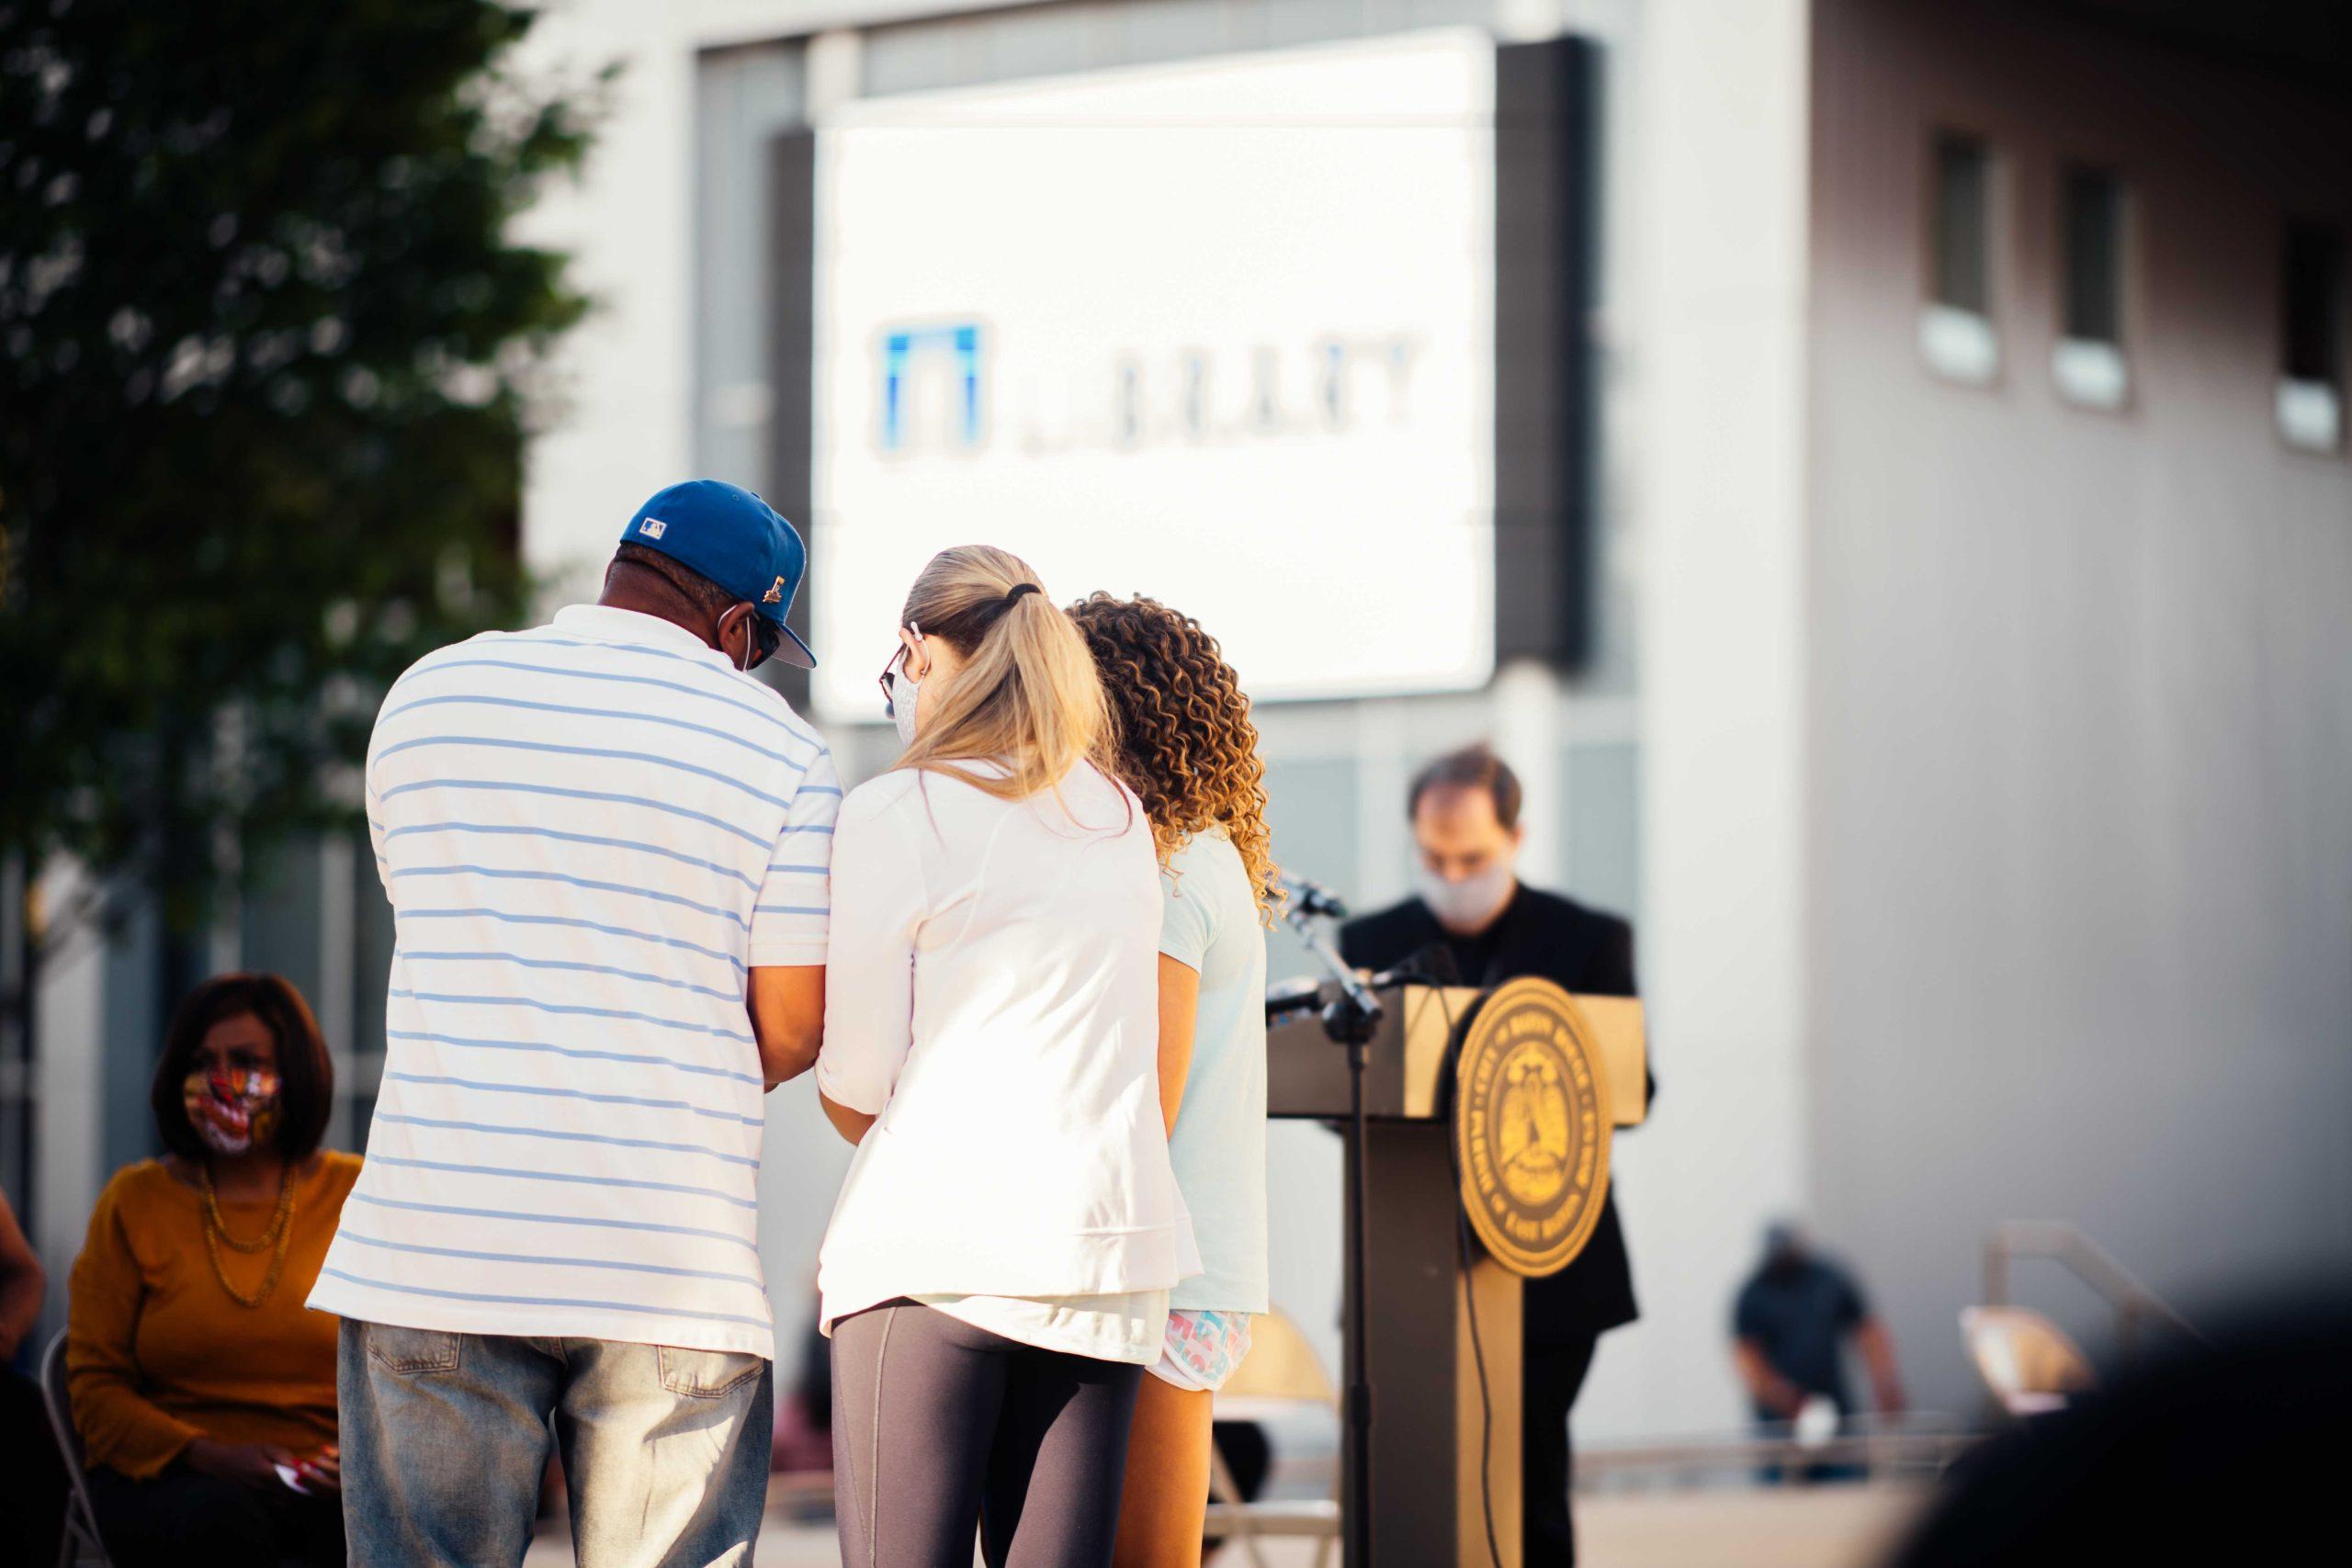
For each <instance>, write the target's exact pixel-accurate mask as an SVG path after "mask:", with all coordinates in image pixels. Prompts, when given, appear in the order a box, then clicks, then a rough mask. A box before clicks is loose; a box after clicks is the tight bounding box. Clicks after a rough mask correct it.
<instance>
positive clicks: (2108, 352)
mask: <svg viewBox="0 0 2352 1568" xmlns="http://www.w3.org/2000/svg"><path fill="white" fill-rule="evenodd" d="M2059 234H2060V239H2061V243H2063V244H2064V246H2065V255H2064V276H2065V287H2066V298H2065V318H2064V321H2063V322H2062V323H2061V325H2062V327H2063V331H2062V332H2061V333H2060V334H2059V339H2058V346H2057V347H2056V348H2055V349H2053V350H2052V352H2051V361H2050V371H2051V378H2052V379H2053V380H2054V381H2056V382H2057V384H2058V390H2059V391H2060V393H2062V394H2063V395H2064V396H2065V397H2066V398H2067V399H2068V400H2072V401H2074V402H2077V403H2082V404H2084V405H2086V406H2087V407H2090V408H2100V409H2118V408H2121V407H2122V406H2123V404H2124V401H2125V400H2126V398H2127V397H2128V396H2129V395H2130V392H2131V369H2130V365H2129V362H2128V361H2127V360H2126V359H2125V358H2124V354H2123V182H2122V181H2120V180H2119V179H2117V178H2116V177H2115V176H2114V175H2111V174H2108V173H2106V172H2104V171H2102V170H2098V169H2081V168H2077V169H2069V170H2067V171H2066V175H2065V179H2064V186H2062V191H2061V197H2060V211H2059Z"/></svg>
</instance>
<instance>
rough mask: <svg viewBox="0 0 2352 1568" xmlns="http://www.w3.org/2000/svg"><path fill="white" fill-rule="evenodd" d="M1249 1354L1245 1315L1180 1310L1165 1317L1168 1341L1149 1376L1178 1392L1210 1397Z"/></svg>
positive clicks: (1162, 1347)
mask: <svg viewBox="0 0 2352 1568" xmlns="http://www.w3.org/2000/svg"><path fill="white" fill-rule="evenodd" d="M1249 1353H1250V1314H1248V1313H1246V1312H1212V1311H1208V1310H1200V1311H1187V1310H1182V1309H1180V1310H1178V1311H1174V1312H1171V1313H1170V1314H1168V1337H1167V1339H1166V1341H1165V1342H1164V1343H1163V1344H1162V1345H1161V1347H1160V1352H1159V1360H1158V1361H1157V1362H1155V1363H1154V1364H1153V1366H1152V1368H1151V1375H1152V1376H1153V1377H1156V1378H1158V1379H1159V1381H1160V1382H1164V1383H1171V1384H1173V1385H1175V1386H1176V1387H1178V1388H1184V1389H1204V1390H1206V1391H1207V1392H1209V1393H1216V1391H1217V1390H1218V1389H1220V1388H1223V1387H1224V1386H1225V1380H1226V1379H1227V1378H1229V1377H1231V1376H1232V1375H1233V1369H1234V1368H1236V1367H1238V1366H1239V1365H1240V1364H1241V1358H1242V1357H1244V1356H1246V1355H1248V1354H1249Z"/></svg>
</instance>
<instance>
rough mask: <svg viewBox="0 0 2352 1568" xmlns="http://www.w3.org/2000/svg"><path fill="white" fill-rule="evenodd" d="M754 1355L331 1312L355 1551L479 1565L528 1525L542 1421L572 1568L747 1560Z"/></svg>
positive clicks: (760, 1411)
mask: <svg viewBox="0 0 2352 1568" xmlns="http://www.w3.org/2000/svg"><path fill="white" fill-rule="evenodd" d="M773 1390H774V1382H773V1374H772V1371H771V1370H770V1367H769V1364H768V1362H767V1361H765V1360H764V1359H762V1358H760V1357H757V1356H753V1355H749V1354H746V1353H744V1352H741V1351H732V1350H681V1349H678V1348H674V1347H672V1346H667V1345H634V1344H627V1343H623V1342H621V1341H618V1340H611V1339H520V1338H510V1337H503V1336H497V1335H487V1334H451V1333H444V1332H441V1331H439V1330H435V1329H424V1328H395V1327H392V1326H391V1325H388V1324H381V1323H356V1322H353V1321H351V1320H349V1319H345V1322H344V1325H343V1337H342V1348H341V1354H340V1356H339V1358H338V1361H337V1365H336V1369H335V1395H336V1398H337V1400H338V1401H339V1402H340V1404H341V1407H342V1408H341V1421H340V1425H341V1428H342V1446H343V1512H344V1528H345V1536H346V1537H347V1539H348V1540H349V1542H350V1551H351V1562H352V1565H353V1568H394V1565H399V1568H412V1565H423V1564H426V1563H433V1564H447V1565H449V1568H488V1565H491V1564H498V1563H517V1562H521V1561H522V1559H523V1552H524V1551H525V1549H526V1548H527V1547H528V1546H529V1545H530V1542H531V1520H532V1517H533V1516H534V1515H535V1514H536V1513H537V1510H538V1499H539V1479H540V1477H541V1475H542V1474H543V1473H544V1472H546V1470H547V1461H548V1423H549V1420H550V1418H552V1420H553V1423H554V1437H555V1441H556V1442H558V1443H559V1444H560V1445H561V1447H562V1450H563V1472H564V1479H565V1481H566V1483H568V1485H569V1487H570V1491H571V1541H572V1554H573V1557H574V1559H575V1561H577V1562H578V1563H579V1564H580V1568H655V1565H661V1568H669V1565H672V1564H676V1565H680V1568H683V1565H684V1564H689V1563H691V1564H695V1565H696V1568H701V1565H704V1564H714V1565H715V1564H738V1565H740V1564H748V1563H749V1562H751V1561H752V1543H753V1541H754V1540H757V1538H758V1536H759V1533H760V1516H761V1513H762V1511H763V1508H764V1507H765V1506H766V1502H767V1479H768V1442H769V1438H770V1435H771V1432H770V1429H771V1427H772V1425H773V1423H772V1418H771V1411H772V1402H773V1398H774V1393H773Z"/></svg>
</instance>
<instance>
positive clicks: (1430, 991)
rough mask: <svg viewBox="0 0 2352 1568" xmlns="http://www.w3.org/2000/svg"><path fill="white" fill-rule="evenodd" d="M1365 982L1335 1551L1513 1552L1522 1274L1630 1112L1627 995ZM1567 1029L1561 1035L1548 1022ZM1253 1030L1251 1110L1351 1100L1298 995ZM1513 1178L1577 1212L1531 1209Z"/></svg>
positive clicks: (1313, 1114) (1602, 1184)
mask: <svg viewBox="0 0 2352 1568" xmlns="http://www.w3.org/2000/svg"><path fill="white" fill-rule="evenodd" d="M1379 998H1380V1001H1381V1003H1382V1010H1381V1016H1380V1018H1379V1020H1378V1021H1377V1022H1376V1024H1374V1027H1373V1031H1372V1034H1371V1038H1370V1039H1369V1040H1368V1041H1367V1042H1366V1043H1365V1045H1364V1048H1363V1049H1364V1072H1363V1111H1364V1119H1365V1125H1364V1134H1363V1153H1362V1156H1361V1159H1362V1168H1361V1170H1360V1169H1359V1168H1358V1159H1359V1156H1358V1154H1357V1150H1356V1147H1355V1144H1354V1140H1353V1139H1352V1138H1351V1139H1349V1140H1348V1156H1347V1175H1348V1179H1347V1182H1346V1191H1347V1202H1348V1211H1349V1222H1350V1224H1349V1234H1350V1235H1351V1236H1352V1235H1356V1234H1358V1232H1357V1230H1356V1228H1355V1221H1356V1218H1357V1215H1356V1212H1355V1211H1356V1206H1357V1194H1358V1193H1359V1192H1361V1193H1363V1215H1362V1219H1363V1230H1362V1233H1361V1234H1362V1235H1363V1258H1362V1271H1361V1278H1362V1279H1363V1290H1362V1292H1358V1291H1357V1290H1356V1289H1354V1288H1353V1286H1352V1280H1353V1279H1354V1278H1355V1277H1356V1276H1355V1274H1354V1271H1353V1270H1351V1288H1350V1290H1349V1291H1348V1292H1347V1301H1346V1304H1345V1316H1346V1328H1347V1332H1348V1334H1349V1336H1350V1337H1351V1339H1352V1337H1354V1336H1355V1335H1357V1334H1358V1333H1361V1334H1362V1336H1363V1367H1364V1374H1365V1376H1366V1378H1367V1379H1368V1381H1369V1382H1370V1385H1371V1390H1372V1396H1371V1399H1370V1402H1369V1421H1368V1424H1360V1423H1359V1421H1358V1420H1357V1419H1355V1418H1354V1417H1353V1415H1352V1413H1351V1416H1350V1418H1349V1419H1347V1420H1345V1421H1344V1422H1343V1424H1342V1429H1343V1435H1342V1443H1343V1450H1344V1452H1343V1461H1342V1464H1341V1467H1340V1468H1341V1474H1342V1476H1343V1477H1352V1476H1355V1475H1357V1474H1360V1473H1362V1471H1360V1470H1359V1468H1358V1464H1359V1458H1360V1456H1359V1455H1358V1454H1357V1451H1356V1450H1357V1445H1358V1444H1359V1443H1360V1442H1361V1443H1363V1444H1365V1446H1366V1448H1367V1450H1368V1451H1367V1452H1366V1453H1364V1454H1363V1455H1362V1456H1361V1462H1362V1463H1363V1465H1364V1467H1365V1468H1368V1470H1369V1472H1370V1487H1369V1496H1370V1506H1369V1507H1368V1508H1358V1507H1356V1506H1352V1503H1353V1499H1351V1498H1349V1497H1344V1496H1343V1498H1342V1504H1343V1506H1342V1508H1341V1517H1343V1519H1345V1520H1346V1521H1347V1527H1346V1528H1347V1535H1346V1539H1345V1552H1344V1557H1343V1562H1344V1563H1345V1565H1346V1568H1363V1564H1365V1563H1367V1562H1370V1563H1374V1564H1377V1565H1378V1568H1408V1565H1409V1568H1438V1565H1440V1564H1447V1563H1453V1564H1458V1565H1461V1568H1470V1565H1472V1564H1478V1565H1481V1568H1485V1565H1488V1564H1492V1565H1493V1568H1520V1564H1521V1550H1520V1549H1521V1498H1520V1433H1521V1414H1520V1296H1521V1280H1522V1278H1523V1277H1525V1276H1527V1275H1531V1274H1532V1275H1541V1274H1545V1273H1551V1272H1555V1271H1556V1269H1558V1268H1560V1267H1563V1266H1565V1263H1566V1261H1567V1259H1568V1258H1573V1257H1574V1255H1575V1252H1576V1251H1577V1249H1578V1248H1580V1247H1582V1245H1583V1241H1584V1238H1585V1236H1586V1235H1589V1233H1590V1228H1591V1221H1592V1219H1593V1218H1595V1217H1597V1216H1598V1213H1599V1211H1600V1201H1601V1198H1602V1196H1603V1195H1604V1194H1605V1192H1606V1190H1607V1170H1608V1166H1607V1156H1608V1145H1609V1134H1610V1132H1611V1128H1612V1127H1617V1126H1627V1125H1631V1124H1633V1123H1634V1122H1639V1121H1641V1120H1642V1118H1643V1117H1644V1116H1645V1114H1646V1113H1647V1111H1648V1107H1647V1105H1646V1104H1645V1084H1646V1075H1645V1072H1644V1069H1643V1051H1644V1043H1643V1026H1642V1011H1641V1004H1640V1003H1639V1002H1638V1001H1635V1000H1633V999H1631V998H1615V997H1576V998H1570V997H1569V996H1568V995H1567V993H1566V992H1565V991H1562V990H1560V989H1559V988H1558V987H1555V986H1552V985H1550V984H1549V983H1548V982H1545V981H1540V980H1514V981H1511V982H1510V983H1509V984H1508V985H1506V986H1502V987H1497V988H1496V990H1495V991H1494V992H1493V993H1492V994H1491V995H1490V994H1489V993H1487V992H1483V991H1480V990H1477V989H1475V988H1471V987H1428V986H1413V985H1407V986H1399V987H1390V988H1385V989H1383V990H1382V991H1381V992H1380V993H1379ZM1568 1034H1573V1035H1574V1036H1575V1038H1574V1039H1573V1040H1568V1041H1566V1045H1567V1049H1566V1052H1565V1054H1562V1053H1560V1052H1559V1051H1557V1050H1556V1048H1555V1047H1554V1046H1553V1045H1552V1044H1551V1043H1549V1042H1550V1041H1551V1040H1553V1039H1555V1038H1562V1037H1565V1036H1566V1035H1568ZM1266 1052H1267V1074H1266V1082H1267V1095H1266V1101H1267V1111H1268V1114H1269V1115H1271V1116H1277V1117H1286V1118H1294V1119H1306V1120H1313V1121H1322V1122H1340V1123H1347V1122H1350V1121H1351V1114H1352V1113H1351V1083H1350V1066H1349V1052H1348V1050H1347V1048H1346V1047H1344V1046H1342V1045H1340V1044H1335V1043H1333V1042H1332V1040H1331V1038H1330V1037H1329V1033H1328V1032H1327V1031H1326V1029H1325V1027H1324V1024H1323V1022H1322V1021H1321V1020H1320V1019H1319V1018H1318V1017H1317V1015H1316V1014H1315V1013H1314V1012H1313V1011H1308V1012H1306V1013H1304V1014H1303V1015H1299V1016H1295V1017H1292V1018H1286V1019H1279V1020H1277V1021H1272V1022H1271V1023H1270V1024H1269V1026H1268V1030H1267V1042H1266ZM1457 1056H1458V1057H1459V1066H1457ZM1343 1130H1344V1128H1343ZM1457 1147H1458V1148H1459V1149H1460V1150H1461V1159H1460V1163H1459V1166H1457V1158H1456V1150H1457ZM1465 1176H1466V1178H1467V1179H1466V1181H1465ZM1579 1181H1581V1182H1582V1183H1583V1184H1584V1185H1583V1186H1581V1187H1579V1186H1578V1185H1577V1184H1578V1182H1579ZM1465 1188H1466V1189H1467V1194H1468V1196H1470V1197H1471V1199H1472V1200H1473V1201H1472V1202H1471V1203H1470V1204H1469V1205H1468V1206H1467V1207H1465V1203H1464V1198H1465ZM1555 1189H1556V1190H1557V1192H1556V1194H1555ZM1530 1194H1532V1195H1533V1196H1534V1197H1535V1198H1538V1199H1542V1200H1544V1201H1545V1202H1546V1203H1550V1201H1551V1200H1552V1199H1553V1198H1554V1197H1555V1196H1565V1197H1566V1198H1567V1199H1568V1200H1570V1202H1569V1204H1568V1206H1569V1207H1570V1208H1572V1209H1574V1212H1573V1213H1568V1214H1566V1217H1564V1218H1562V1219H1559V1220H1557V1221H1554V1220H1551V1219H1548V1218H1547V1217H1546V1214H1545V1213H1536V1212H1535V1211H1534V1209H1532V1208H1531V1207H1530V1205H1529V1204H1527V1203H1525V1202H1522V1201H1521V1199H1522V1198H1524V1197H1526V1196H1528V1195H1530ZM1579 1203H1580V1206H1578V1204H1579ZM1541 1206H1542V1205H1538V1207H1541ZM1553 1206H1557V1205H1553ZM1579 1224H1580V1226H1581V1230H1580V1231H1579V1229H1578V1226H1579ZM1563 1251H1565V1254H1566V1256H1565V1257H1561V1256H1560V1255H1561V1254H1562V1253H1563ZM1498 1252H1499V1253H1500V1254H1503V1255H1505V1256H1508V1257H1510V1258H1513V1259H1514V1260H1515V1261H1516V1263H1517V1265H1518V1267H1517V1268H1516V1269H1514V1268H1512V1267H1508V1266H1507V1265H1506V1263H1505V1262H1503V1261H1498ZM1554 1258H1557V1259H1558V1260H1557V1261H1553V1259H1554ZM1360 1534H1361V1536H1362V1537H1363V1539H1359V1537H1360Z"/></svg>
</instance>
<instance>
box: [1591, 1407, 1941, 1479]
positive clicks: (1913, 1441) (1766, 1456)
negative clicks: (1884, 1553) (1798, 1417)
mask: <svg viewBox="0 0 2352 1568" xmlns="http://www.w3.org/2000/svg"><path fill="white" fill-rule="evenodd" d="M1980 1436H1981V1434H1980V1433H1979V1432H1978V1431H1976V1430H1975V1429H1974V1428H1973V1427H1970V1426H1968V1425H1967V1424H1966V1423H1964V1422H1962V1421H1960V1420H1958V1419H1956V1418H1954V1417H1952V1416H1943V1415H1939V1414H1937V1413H1934V1412H1930V1411H1914V1412H1911V1413H1909V1414H1907V1415H1905V1416H1896V1417H1887V1416H1875V1415H1856V1416H1848V1417H1847V1418H1846V1420H1845V1422H1844V1423H1843V1428H1842V1430H1841V1431H1840V1432H1839V1433H1838V1436H1836V1437H1833V1438H1826V1439H1824V1440H1821V1441H1814V1442H1800V1441H1798V1440H1797V1438H1795V1436H1794V1435H1793V1433H1792V1429H1791V1427H1790V1426H1789V1424H1788V1423H1786V1422H1774V1423H1770V1424H1769V1425H1767V1426H1765V1427H1761V1428H1759V1429H1756V1430H1752V1431H1746V1432H1736V1433H1735V1432H1717V1433H1699V1434H1691V1435H1686V1436H1681V1437H1668V1438H1646V1439H1637V1440H1634V1441H1629V1442H1602V1443H1589V1444H1588V1443H1579V1444H1577V1450H1576V1456H1575V1484H1576V1485H1577V1486H1578V1487H1580V1488H1589V1487H1591V1486H1593V1485H1595V1484H1606V1483H1610V1482H1614V1481H1621V1480H1624V1479H1628V1478H1632V1477H1636V1476H1643V1475H1648V1476H1659V1477H1664V1476H1675V1475H1679V1476H1683V1477H1686V1478H1688V1477H1692V1476H1702V1475H1706V1474H1710V1473H1736V1474H1738V1475H1739V1476H1740V1477H1741V1478H1742V1479H1743V1480H1744V1479H1746V1478H1747V1477H1748V1476H1749V1475H1750V1474H1752V1472H1754V1471H1755V1470H1757V1469H1759V1468H1762V1467H1765V1466H1770V1465H1777V1466H1781V1467H1785V1468H1789V1469H1792V1470H1802V1469H1804V1468H1808V1467H1812V1466H1816V1465H1839V1466H1850V1467H1852V1468H1854V1469H1857V1470H1860V1471H1861V1472H1863V1473H1864V1474H1865V1475H1868V1476H1871V1477H1873V1478H1883V1477H1888V1476H1901V1475H1905V1474H1912V1475H1926V1476H1933V1475H1937V1474H1939V1473H1941V1472H1942V1471H1943V1470H1944V1469H1945V1468H1946V1467H1947V1466H1949V1465H1950V1464H1951V1462H1952V1461H1954V1460H1956V1459H1957V1458H1959V1457H1960V1455H1961V1454H1962V1452H1964V1451H1966V1450H1967V1449H1968V1448H1970V1447H1971V1446H1972V1445H1973V1444H1974V1443H1975V1442H1976V1441H1977V1440H1978V1438H1979V1437H1980Z"/></svg>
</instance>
